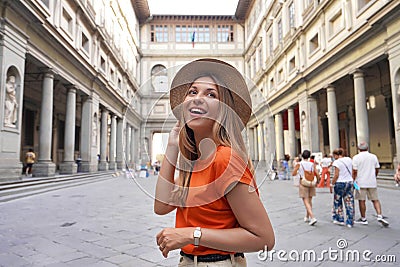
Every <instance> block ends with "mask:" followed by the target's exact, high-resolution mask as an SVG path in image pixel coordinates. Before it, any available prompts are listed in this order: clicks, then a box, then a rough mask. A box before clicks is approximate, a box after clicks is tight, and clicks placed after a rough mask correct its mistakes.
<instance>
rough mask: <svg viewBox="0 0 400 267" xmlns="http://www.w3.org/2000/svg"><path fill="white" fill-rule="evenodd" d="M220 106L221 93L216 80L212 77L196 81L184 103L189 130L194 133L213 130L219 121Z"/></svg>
mask: <svg viewBox="0 0 400 267" xmlns="http://www.w3.org/2000/svg"><path fill="white" fill-rule="evenodd" d="M219 105H220V101H219V92H218V87H217V86H216V85H215V82H214V80H213V79H212V78H210V77H201V78H198V79H196V80H195V81H194V82H193V84H192V86H191V87H190V88H189V90H188V93H187V95H186V97H185V100H184V102H183V109H184V117H185V121H186V123H187V125H188V126H189V128H191V129H192V130H193V131H196V130H206V129H211V128H212V126H213V125H214V123H215V121H216V119H217V116H218V113H219ZM210 134H211V132H210Z"/></svg>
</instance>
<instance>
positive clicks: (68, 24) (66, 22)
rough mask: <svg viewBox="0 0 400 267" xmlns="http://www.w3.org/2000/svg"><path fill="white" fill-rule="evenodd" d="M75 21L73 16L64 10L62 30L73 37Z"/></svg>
mask: <svg viewBox="0 0 400 267" xmlns="http://www.w3.org/2000/svg"><path fill="white" fill-rule="evenodd" d="M73 25H74V23H73V20H72V16H71V15H70V14H69V13H68V11H67V10H65V9H64V8H63V11H62V18H61V28H62V29H64V31H65V32H67V33H69V34H70V35H71V36H72V35H73Z"/></svg>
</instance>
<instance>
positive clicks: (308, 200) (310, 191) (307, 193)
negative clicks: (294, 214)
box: [292, 150, 319, 226]
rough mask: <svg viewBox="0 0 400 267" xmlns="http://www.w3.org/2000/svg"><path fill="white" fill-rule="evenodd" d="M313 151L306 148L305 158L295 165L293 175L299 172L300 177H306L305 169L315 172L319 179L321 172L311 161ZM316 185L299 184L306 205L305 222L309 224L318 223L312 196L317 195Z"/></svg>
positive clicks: (303, 154) (302, 155)
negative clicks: (313, 209)
mask: <svg viewBox="0 0 400 267" xmlns="http://www.w3.org/2000/svg"><path fill="white" fill-rule="evenodd" d="M310 156H311V152H310V151H309V150H304V151H303V153H302V154H301V157H302V158H303V160H302V161H301V162H300V163H299V164H298V165H296V166H295V167H294V169H293V172H292V175H293V176H295V175H297V174H299V176H300V179H305V178H304V171H305V170H306V171H311V172H314V175H315V176H317V179H318V180H319V174H318V172H316V168H315V164H314V163H313V162H310ZM315 195H316V193H315V187H305V186H304V185H302V184H301V182H300V184H299V196H300V197H301V198H302V199H303V203H304V207H305V208H306V216H305V217H304V222H307V223H308V224H309V225H311V226H312V225H315V224H316V223H317V218H315V217H314V213H313V212H312V198H313V197H315Z"/></svg>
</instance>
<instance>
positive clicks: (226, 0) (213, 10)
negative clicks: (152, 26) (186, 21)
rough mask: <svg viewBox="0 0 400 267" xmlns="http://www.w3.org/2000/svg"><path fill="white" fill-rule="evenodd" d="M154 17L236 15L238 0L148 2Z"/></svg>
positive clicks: (154, 0) (157, 0)
mask: <svg viewBox="0 0 400 267" xmlns="http://www.w3.org/2000/svg"><path fill="white" fill-rule="evenodd" d="M148 3H149V8H150V13H151V14H152V15H235V12H236V7H237V4H238V0H197V1H196V0H148Z"/></svg>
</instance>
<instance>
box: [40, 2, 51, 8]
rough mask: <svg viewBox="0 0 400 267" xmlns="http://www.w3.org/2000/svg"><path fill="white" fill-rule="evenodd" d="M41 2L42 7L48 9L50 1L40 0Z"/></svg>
mask: <svg viewBox="0 0 400 267" xmlns="http://www.w3.org/2000/svg"><path fill="white" fill-rule="evenodd" d="M41 2H42V3H43V5H45V6H46V7H47V8H49V9H50V0H41Z"/></svg>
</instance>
